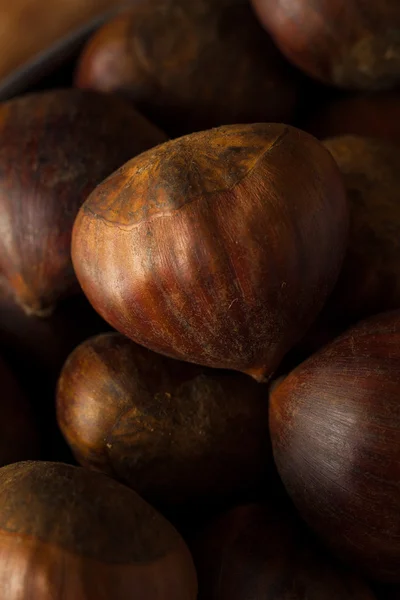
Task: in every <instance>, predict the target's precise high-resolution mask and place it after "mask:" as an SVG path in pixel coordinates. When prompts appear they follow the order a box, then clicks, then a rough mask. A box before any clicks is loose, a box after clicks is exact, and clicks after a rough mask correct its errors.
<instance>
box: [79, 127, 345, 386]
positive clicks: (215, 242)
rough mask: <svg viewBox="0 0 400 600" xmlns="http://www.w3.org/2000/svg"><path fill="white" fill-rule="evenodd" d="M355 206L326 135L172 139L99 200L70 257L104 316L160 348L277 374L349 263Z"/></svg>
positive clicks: (254, 132)
mask: <svg viewBox="0 0 400 600" xmlns="http://www.w3.org/2000/svg"><path fill="white" fill-rule="evenodd" d="M347 232H348V209H347V201H346V195H345V190H344V187H343V182H342V178H341V175H340V172H339V170H338V168H337V166H336V164H335V162H334V160H333V158H332V156H331V155H330V153H329V152H328V151H327V150H326V149H325V148H323V146H322V144H320V143H319V142H318V141H317V140H316V139H315V138H313V137H311V136H310V135H308V134H306V133H304V132H302V131H300V130H298V129H295V128H293V127H290V126H286V125H280V124H262V123H261V124H255V125H232V126H227V127H221V128H218V129H213V130H210V131H205V132H201V133H195V134H192V135H189V136H185V137H182V138H179V139H177V140H173V141H172V142H169V143H166V144H163V145H161V146H159V147H158V148H156V149H154V150H150V151H148V152H145V153H143V154H142V155H141V156H139V157H137V158H136V159H134V160H132V161H129V162H128V163H127V164H126V165H124V166H123V167H122V168H121V169H119V170H118V171H117V172H116V173H114V174H113V175H112V176H110V177H109V178H108V179H107V180H106V181H105V182H103V184H102V185H100V186H98V188H97V189H96V190H95V191H94V192H93V193H92V194H91V195H90V196H89V198H88V199H87V200H86V202H85V204H84V205H83V207H82V208H81V210H80V212H79V214H78V217H77V219H76V221H75V225H74V231H73V240H72V257H73V263H74V267H75V271H76V274H77V276H78V279H79V282H80V284H81V286H82V288H83V290H84V292H85V294H86V295H87V297H88V299H89V301H90V302H91V303H92V305H93V306H94V308H95V309H96V310H97V311H98V312H99V313H100V314H101V315H102V316H103V318H105V320H106V321H108V322H109V323H110V324H111V325H112V326H113V327H115V328H116V329H117V330H119V331H120V332H121V333H123V334H125V335H127V336H128V337H130V338H131V339H133V340H134V341H136V342H138V343H139V344H142V345H144V346H147V347H148V348H150V349H151V350H154V351H156V352H160V353H162V354H166V355H168V356H171V357H173V358H178V359H182V360H187V361H189V362H195V363H199V364H202V365H205V366H210V367H219V368H228V369H236V370H239V371H243V372H246V373H248V374H250V375H252V376H253V377H255V378H256V379H257V380H263V379H266V378H268V377H269V376H270V375H271V374H272V372H273V371H274V370H275V369H276V368H277V366H278V365H279V363H280V361H281V359H282V357H283V355H284V354H285V353H286V352H287V351H288V350H289V349H290V347H291V346H292V345H294V343H295V342H296V341H297V340H298V339H300V338H301V336H302V335H303V333H304V332H305V331H306V330H307V328H308V327H309V325H310V324H311V322H312V321H313V319H315V317H316V315H317V313H318V311H319V310H320V309H321V307H322V305H323V303H324V301H325V299H326V298H327V296H328V294H329V292H330V291H331V289H332V287H333V285H334V283H335V281H336V278H337V276H338V274H339V270H340V267H341V263H342V259H343V255H344V251H345V247H346V243H347Z"/></svg>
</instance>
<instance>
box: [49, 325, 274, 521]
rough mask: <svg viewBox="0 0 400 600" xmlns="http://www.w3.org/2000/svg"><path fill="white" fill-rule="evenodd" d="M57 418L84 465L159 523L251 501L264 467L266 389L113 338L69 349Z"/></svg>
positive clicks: (266, 461) (268, 457)
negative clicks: (152, 511)
mask: <svg viewBox="0 0 400 600" xmlns="http://www.w3.org/2000/svg"><path fill="white" fill-rule="evenodd" d="M57 414H58V422H59V425H60V428H61V430H62V432H63V434H64V436H65V438H66V439H67V441H68V442H69V444H70V446H71V448H72V450H73V452H74V455H75V457H76V458H77V460H78V461H79V463H80V464H81V465H82V466H84V467H89V468H92V469H95V470H99V471H103V472H105V473H108V474H109V475H111V476H112V477H115V478H117V479H118V480H120V481H121V482H122V483H125V484H126V485H128V486H129V487H131V488H132V489H134V490H135V491H137V492H138V493H139V494H140V495H141V496H143V498H145V499H146V500H147V501H149V502H150V503H151V504H152V505H154V506H157V507H160V508H162V511H163V513H164V514H165V511H166V510H167V511H168V514H172V512H174V514H177V513H178V512H180V511H181V509H186V510H190V511H194V510H196V511H198V510H202V511H205V510H207V509H208V508H210V509H212V510H214V506H216V505H219V504H222V503H224V502H225V501H226V502H228V501H231V500H232V499H234V498H236V497H237V496H240V495H241V494H246V493H248V492H249V493H252V491H253V490H256V489H257V487H260V486H261V482H262V481H263V479H265V477H266V475H267V471H268V467H269V465H271V463H272V460H271V448H270V441H269V434H268V403H267V389H266V387H265V386H262V385H258V384H257V383H256V382H254V381H252V380H251V379H249V378H247V377H245V376H244V375H239V374H236V373H230V372H217V371H214V370H212V371H211V370H210V371H205V370H204V369H201V368H200V367H197V366H195V365H191V364H188V363H181V362H179V361H175V360H172V359H168V358H165V357H164V356H161V355H159V354H155V353H153V352H151V351H149V350H146V349H145V348H142V347H141V346H137V345H136V344H135V343H133V342H132V341H130V340H129V339H128V338H126V337H124V336H122V335H121V334H118V333H108V334H105V335H100V336H96V337H94V338H92V339H90V340H87V341H86V342H84V343H83V344H81V345H80V346H79V347H78V348H76V350H74V352H73V353H72V354H71V356H70V357H69V358H68V360H67V362H66V364H65V366H64V368H63V370H62V372H61V375H60V379H59V382H58V387H57ZM250 491H251V492H250ZM178 516H179V515H178Z"/></svg>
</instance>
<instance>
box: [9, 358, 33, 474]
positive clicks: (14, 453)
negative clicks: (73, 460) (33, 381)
mask: <svg viewBox="0 0 400 600" xmlns="http://www.w3.org/2000/svg"><path fill="white" fill-rule="evenodd" d="M0 389H1V394H0V398H1V400H0V467H3V466H4V465H8V464H9V463H13V462H17V461H20V460H29V459H34V458H38V455H39V436H38V432H37V428H36V423H35V421H34V418H33V414H32V411H31V407H30V405H29V402H28V400H27V398H26V397H25V395H24V393H23V390H22V389H21V387H20V385H19V382H18V381H17V379H16V378H15V376H14V374H13V373H12V372H11V370H10V369H9V367H8V365H6V363H5V362H4V361H3V360H2V359H1V358H0Z"/></svg>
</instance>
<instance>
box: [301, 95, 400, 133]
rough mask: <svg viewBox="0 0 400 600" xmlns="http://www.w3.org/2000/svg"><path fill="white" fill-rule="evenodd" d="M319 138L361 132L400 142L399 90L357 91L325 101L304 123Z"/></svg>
mask: <svg viewBox="0 0 400 600" xmlns="http://www.w3.org/2000/svg"><path fill="white" fill-rule="evenodd" d="M302 129H305V130H306V131H309V132H310V133H312V134H313V135H315V136H316V137H317V138H319V139H324V138H327V137H336V136H339V135H346V134H347V135H348V134H352V135H361V136H363V137H376V138H381V139H385V140H388V141H391V142H395V143H397V144H398V143H400V92H399V91H398V90H394V91H391V92H379V93H374V94H362V95H361V94H358V95H356V96H349V97H346V98H340V99H337V100H335V101H333V102H330V103H328V104H326V105H325V106H324V107H323V108H322V109H320V110H319V111H318V112H316V113H315V114H314V115H313V116H312V118H311V119H310V120H309V121H308V122H307V123H305V124H304V127H302Z"/></svg>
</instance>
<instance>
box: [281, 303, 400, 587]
mask: <svg viewBox="0 0 400 600" xmlns="http://www.w3.org/2000/svg"><path fill="white" fill-rule="evenodd" d="M399 371H400V312H399V311H395V312H393V313H385V314H384V315H380V316H378V317H374V318H372V319H370V320H367V321H364V322H363V323H360V324H359V325H357V326H356V327H354V328H352V329H350V330H349V331H348V332H346V333H345V334H344V335H343V336H341V337H339V338H338V339H337V340H335V341H334V342H333V343H332V344H330V345H328V346H326V347H325V348H324V349H323V350H321V351H320V352H319V353H317V354H315V355H314V356H313V357H311V358H310V359H309V360H307V361H306V362H304V363H302V364H301V365H300V366H299V367H298V368H297V369H295V370H294V371H293V372H292V373H291V374H290V375H288V376H287V377H286V378H285V379H284V380H283V381H282V383H281V384H280V385H278V386H277V387H275V389H274V390H273V391H272V393H271V399H270V431H271V438H272V444H273V448H274V456H275V462H276V465H277V467H278V471H279V473H280V475H281V477H282V480H283V482H284V484H285V486H286V489H287V490H288V492H289V494H290V496H291V497H292V500H293V501H294V503H295V505H296V506H297V508H298V510H299V511H300V513H301V515H302V516H303V517H304V519H305V520H306V521H307V522H308V524H309V525H310V526H311V527H312V528H313V529H314V530H315V531H316V532H317V533H318V534H319V535H320V536H321V538H322V539H323V540H324V541H325V542H326V543H327V544H328V545H329V546H330V547H331V548H332V549H334V550H335V551H336V552H337V554H338V556H339V557H340V558H341V559H343V560H344V559H346V560H348V561H350V562H351V563H352V564H354V565H356V566H357V567H359V568H361V569H363V570H364V571H365V573H366V575H367V576H368V577H370V578H376V579H378V580H383V581H392V582H396V581H400V511H399V507H400V486H399V481H400V402H399V397H400V378H399Z"/></svg>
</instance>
